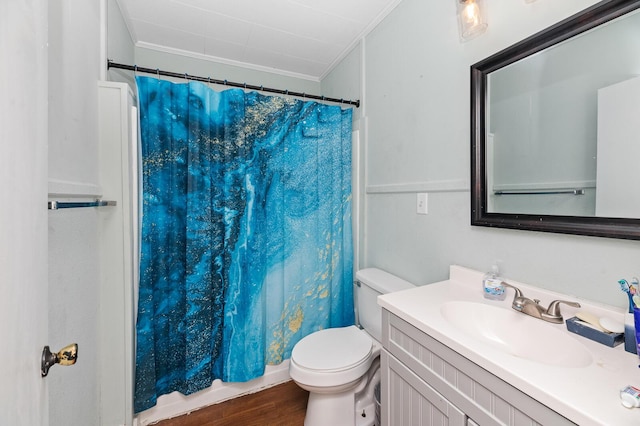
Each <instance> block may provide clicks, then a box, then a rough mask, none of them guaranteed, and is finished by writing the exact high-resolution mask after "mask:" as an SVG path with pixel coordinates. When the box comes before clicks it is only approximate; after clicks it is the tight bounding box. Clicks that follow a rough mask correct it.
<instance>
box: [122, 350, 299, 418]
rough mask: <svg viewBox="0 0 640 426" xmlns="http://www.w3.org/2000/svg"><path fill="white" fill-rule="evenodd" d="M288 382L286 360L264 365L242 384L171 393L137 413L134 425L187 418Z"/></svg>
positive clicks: (220, 385) (215, 383)
mask: <svg viewBox="0 0 640 426" xmlns="http://www.w3.org/2000/svg"><path fill="white" fill-rule="evenodd" d="M289 380H291V377H290V376H289V360H286V361H284V362H283V363H282V364H279V365H268V366H267V368H266V371H265V374H264V376H262V377H259V378H257V379H254V380H251V381H250V382H246V383H222V382H221V381H220V380H216V381H214V382H213V385H211V387H210V388H208V389H204V390H202V391H200V392H197V393H194V394H192V395H189V396H184V395H182V394H181V393H178V392H173V393H171V394H169V395H163V396H161V397H160V398H158V403H157V405H156V406H155V407H153V408H150V409H148V410H146V411H143V412H142V413H139V414H138V415H137V416H136V418H135V421H134V424H136V425H138V426H146V425H151V424H154V423H157V422H159V421H160V420H165V419H170V418H173V417H177V416H181V415H183V414H188V413H190V412H192V411H195V410H198V409H200V408H203V407H207V406H209V405H213V404H217V403H219V402H223V401H227V400H229V399H232V398H237V397H239V396H242V395H248V394H251V393H255V392H258V391H261V390H263V389H266V388H269V387H272V386H275V385H278V384H280V383H284V382H287V381H289Z"/></svg>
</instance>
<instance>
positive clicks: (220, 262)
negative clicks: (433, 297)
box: [135, 77, 354, 412]
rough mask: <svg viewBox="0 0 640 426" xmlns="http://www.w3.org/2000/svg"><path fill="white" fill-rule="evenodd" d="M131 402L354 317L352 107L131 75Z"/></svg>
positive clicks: (255, 364)
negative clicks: (134, 194)
mask: <svg viewBox="0 0 640 426" xmlns="http://www.w3.org/2000/svg"><path fill="white" fill-rule="evenodd" d="M136 81H137V85H138V95H139V96H138V100H139V106H140V135H141V145H142V153H141V155H142V162H143V166H142V173H143V195H142V196H143V220H142V243H141V244H142V249H141V250H142V252H141V260H140V290H139V303H138V319H137V351H136V390H135V411H136V412H139V411H142V410H145V409H147V408H150V407H152V406H153V405H155V404H156V400H157V398H158V396H160V395H163V394H167V393H170V392H173V391H179V392H181V393H183V394H190V393H193V392H196V391H199V390H201V389H204V388H207V387H209V386H211V383H212V382H213V380H215V379H221V380H223V381H225V382H242V381H247V380H250V379H253V378H256V377H259V376H261V375H262V374H263V373H264V368H265V365H267V364H278V363H280V362H282V361H283V360H285V359H287V358H288V357H290V354H291V350H292V347H293V345H294V344H295V343H296V342H297V341H298V340H300V339H301V338H302V337H304V336H305V335H307V334H309V333H311V332H314V331H316V330H319V329H323V328H327V327H339V326H346V325H350V324H353V322H354V318H353V293H352V292H353V290H352V279H353V277H352V262H353V259H352V258H353V251H352V232H351V119H352V113H351V110H350V109H348V110H342V109H341V108H340V107H337V106H329V105H323V104H318V103H316V102H303V101H300V100H291V99H286V98H282V97H273V96H265V95H261V94H259V93H256V92H251V93H245V92H244V91H242V90H240V89H232V90H226V91H223V92H216V91H214V90H212V89H211V88H209V87H208V86H207V85H204V84H201V83H197V82H190V83H184V84H175V83H171V82H168V81H162V80H158V79H155V78H146V77H138V78H137V79H136Z"/></svg>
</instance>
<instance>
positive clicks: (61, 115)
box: [47, 0, 102, 425]
mask: <svg viewBox="0 0 640 426" xmlns="http://www.w3.org/2000/svg"><path fill="white" fill-rule="evenodd" d="M48 4H49V192H50V197H52V198H60V197H64V198H66V197H70V196H71V197H73V196H80V195H84V196H89V197H92V196H98V195H99V194H100V189H99V182H98V128H97V119H98V109H97V108H98V100H97V81H98V79H99V75H100V70H101V66H102V64H101V59H100V52H101V49H100V47H101V34H100V29H101V16H100V14H101V8H100V6H101V5H100V2H99V1H88V2H77V1H70V0H51V1H49V2H48ZM97 223H98V212H97V211H96V209H73V210H69V209H68V210H59V211H51V212H49V323H50V326H49V345H50V346H51V349H52V350H56V351H57V350H59V349H60V348H62V347H63V346H65V345H67V344H69V343H74V342H75V343H78V347H79V348H78V362H77V364H76V365H74V366H73V367H68V368H60V367H54V368H53V369H52V370H51V372H50V374H49V376H48V377H47V380H48V382H49V386H50V390H51V392H50V405H49V418H50V422H51V424H83V425H84V424H86V425H97V424H99V408H98V403H99V400H98V398H99V392H98V389H99V388H98V381H99V378H98V371H99V369H98V356H99V348H98V339H97V335H98V332H99V330H98V311H99V282H98V280H97V277H98V276H99V274H98V273H99V263H98V260H99V259H98V238H97Z"/></svg>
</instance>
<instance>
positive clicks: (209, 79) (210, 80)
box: [208, 77, 211, 88]
mask: <svg viewBox="0 0 640 426" xmlns="http://www.w3.org/2000/svg"><path fill="white" fill-rule="evenodd" d="M208 84H209V88H211V77H209V83H208Z"/></svg>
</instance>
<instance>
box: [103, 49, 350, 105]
mask: <svg viewBox="0 0 640 426" xmlns="http://www.w3.org/2000/svg"><path fill="white" fill-rule="evenodd" d="M109 68H119V69H122V70H129V71H134V72H142V73H146V74H155V75H157V76H161V75H162V76H165V77H174V78H184V79H186V80H195V81H201V82H203V83H213V84H221V85H224V86H231V87H239V88H241V89H251V90H258V91H261V92H269V93H278V94H280V95H288V96H296V97H299V98H303V99H318V100H321V101H328V102H336V103H339V104H347V105H354V106H355V107H356V108H359V107H360V101H359V100H356V101H351V100H345V99H337V98H330V97H327V96H318V95H309V94H308V93H300V92H292V91H290V90H282V89H273V88H271V87H264V86H256V85H253V84H247V83H236V82H233V81H227V80H218V79H215V78H211V77H198V76H196V75H191V74H187V73H183V74H180V73H177V72H171V71H163V70H161V69H157V68H156V69H153V68H144V67H139V66H137V65H125V64H119V63H117V62H113V61H112V60H110V59H107V69H109Z"/></svg>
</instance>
